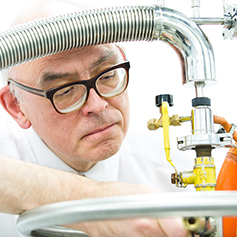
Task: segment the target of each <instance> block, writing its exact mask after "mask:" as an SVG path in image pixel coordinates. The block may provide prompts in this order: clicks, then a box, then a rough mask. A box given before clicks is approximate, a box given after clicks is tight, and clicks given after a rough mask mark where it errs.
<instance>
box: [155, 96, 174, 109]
mask: <svg viewBox="0 0 237 237" xmlns="http://www.w3.org/2000/svg"><path fill="white" fill-rule="evenodd" d="M162 102H167V103H168V104H169V106H170V107H171V106H173V105H174V103H173V96H172V95H169V94H163V95H157V96H156V106H157V107H160V106H161V105H162Z"/></svg>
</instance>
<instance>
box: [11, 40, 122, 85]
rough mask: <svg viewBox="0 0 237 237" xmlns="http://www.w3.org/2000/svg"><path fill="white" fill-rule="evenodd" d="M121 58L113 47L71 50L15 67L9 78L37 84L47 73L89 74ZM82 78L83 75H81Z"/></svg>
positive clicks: (110, 45)
mask: <svg viewBox="0 0 237 237" xmlns="http://www.w3.org/2000/svg"><path fill="white" fill-rule="evenodd" d="M120 58H122V56H121V55H120V53H119V50H118V49H117V47H116V46H115V45H112V44H107V45H96V46H88V47H84V48H79V49H73V50H69V51H66V52H62V53H58V54H55V55H51V56H47V57H45V58H41V59H36V60H34V61H32V62H28V63H25V64H23V65H19V66H16V67H14V68H12V70H11V71H10V73H9V74H10V75H9V76H10V77H11V78H12V79H15V80H18V81H20V82H25V83H28V84H29V83H30V84H31V85H35V84H38V83H39V81H40V78H41V77H42V76H43V75H44V74H47V73H62V74H63V73H80V74H82V73H90V72H92V71H93V70H94V69H95V68H96V67H99V66H100V64H103V63H104V62H106V61H110V60H111V61H112V62H113V61H114V63H116V62H117V61H118V60H119V59H120ZM82 76H83V75H82Z"/></svg>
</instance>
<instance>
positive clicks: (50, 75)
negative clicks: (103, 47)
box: [39, 50, 116, 85]
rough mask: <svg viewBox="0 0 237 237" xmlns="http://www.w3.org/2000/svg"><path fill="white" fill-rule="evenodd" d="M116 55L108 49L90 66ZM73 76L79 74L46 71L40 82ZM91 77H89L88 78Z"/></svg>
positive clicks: (93, 66)
mask: <svg viewBox="0 0 237 237" xmlns="http://www.w3.org/2000/svg"><path fill="white" fill-rule="evenodd" d="M113 55H116V54H115V52H114V51H113V50H108V51H107V52H106V54H105V55H103V56H102V57H100V58H99V59H98V60H96V61H95V62H93V63H92V65H91V66H90V67H89V70H92V69H93V68H95V67H97V66H99V65H100V64H101V63H103V62H105V61H106V60H107V59H109V58H110V57H111V56H113ZM72 76H74V77H75V76H78V74H77V73H51V72H45V73H44V74H43V75H42V76H41V78H40V81H39V84H41V85H42V84H44V83H47V82H53V81H56V80H60V79H62V78H68V77H72ZM88 79H89V78H88Z"/></svg>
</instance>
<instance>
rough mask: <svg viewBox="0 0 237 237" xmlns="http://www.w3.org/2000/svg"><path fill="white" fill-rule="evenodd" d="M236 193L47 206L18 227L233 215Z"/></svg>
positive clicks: (27, 232) (34, 211) (236, 208)
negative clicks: (142, 218)
mask: <svg viewBox="0 0 237 237" xmlns="http://www.w3.org/2000/svg"><path fill="white" fill-rule="evenodd" d="M236 212H237V192H235V191H231V192H230V191H216V192H212V191H211V192H182V193H179V192H174V193H159V194H144V195H132V196H120V197H106V198H91V199H84V200H75V201H67V202H61V203H53V204H48V205H45V206H42V207H38V208H35V209H32V210H29V211H26V212H24V213H22V214H21V216H20V217H19V218H18V220H17V228H18V230H19V231H20V233H21V234H23V235H24V236H31V232H32V231H33V230H37V229H40V228H44V227H47V226H54V225H66V224H70V223H77V222H86V221H98V220H115V219H117V220H118V219H124V218H139V217H156V218H162V217H175V216H183V217H188V216H220V215H221V216H224V215H225V216H229V215H232V216H235V215H236Z"/></svg>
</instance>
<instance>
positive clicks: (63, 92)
mask: <svg viewBox="0 0 237 237" xmlns="http://www.w3.org/2000/svg"><path fill="white" fill-rule="evenodd" d="M129 68H130V63H129V62H128V61H127V62H123V63H120V64H117V65H115V66H113V67H111V68H108V69H106V70H104V71H102V72H100V73H99V74H98V75H96V76H95V77H93V78H91V79H89V80H84V81H75V82H71V83H67V84H64V85H62V86H59V87H54V88H51V89H49V90H47V91H45V90H40V89H36V88H32V87H29V86H26V85H23V84H21V83H19V82H16V81H14V80H12V79H8V84H10V83H13V84H14V85H16V86H17V87H19V88H21V89H23V90H25V91H27V92H29V93H32V94H35V95H38V96H42V97H45V98H47V99H49V100H50V101H51V103H52V105H53V107H54V108H55V110H56V111H57V112H58V113H61V114H66V113H70V112H73V111H75V110H78V109H80V108H81V107H82V106H83V105H84V104H85V102H86V101H87V99H88V96H89V91H90V89H91V88H93V89H94V90H95V91H96V93H97V94H98V95H100V96H101V97H103V98H111V97H114V96H117V95H119V94H121V93H123V92H124V91H125V90H126V88H127V85H128V79H129V75H128V71H129Z"/></svg>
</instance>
